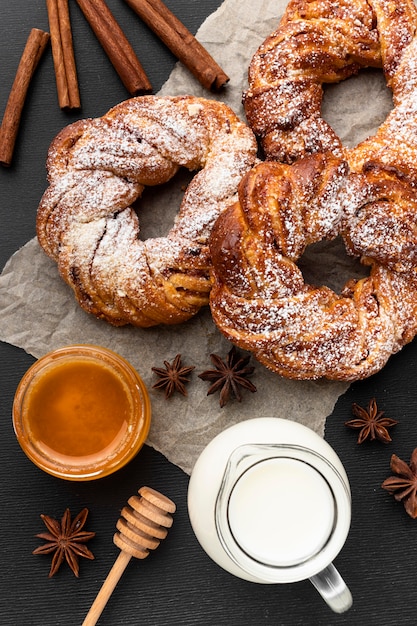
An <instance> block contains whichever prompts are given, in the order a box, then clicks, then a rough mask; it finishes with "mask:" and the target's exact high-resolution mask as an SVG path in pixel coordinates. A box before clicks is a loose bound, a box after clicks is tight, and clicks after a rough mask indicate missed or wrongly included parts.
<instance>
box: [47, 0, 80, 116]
mask: <svg viewBox="0 0 417 626" xmlns="http://www.w3.org/2000/svg"><path fill="white" fill-rule="evenodd" d="M46 8H47V11H48V19H49V29H50V32H51V46H52V57H53V60H54V69H55V78H56V86H57V92H58V102H59V106H60V108H61V109H79V108H80V106H81V104H80V94H79V89H78V79H77V70H76V66H75V58H74V47H73V42H72V32H71V22H70V14H69V7H68V0H46Z"/></svg>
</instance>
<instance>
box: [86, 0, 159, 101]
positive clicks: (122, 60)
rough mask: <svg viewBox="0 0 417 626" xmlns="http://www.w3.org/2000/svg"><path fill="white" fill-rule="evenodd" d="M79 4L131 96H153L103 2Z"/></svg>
mask: <svg viewBox="0 0 417 626" xmlns="http://www.w3.org/2000/svg"><path fill="white" fill-rule="evenodd" d="M77 3H78V5H79V7H80V9H81V11H82V12H83V13H84V17H85V18H86V20H87V22H88V23H89V24H90V26H91V29H92V30H93V32H94V34H95V35H96V37H97V39H98V40H99V42H100V44H101V45H102V47H103V49H104V51H105V52H106V54H107V56H108V57H109V59H110V61H111V63H112V64H113V67H114V68H115V70H116V72H117V73H118V74H119V77H120V79H121V80H122V82H123V84H124V86H125V87H126V89H127V90H128V92H129V93H130V95H132V96H137V95H141V94H145V93H150V92H151V91H152V85H151V83H150V82H149V79H148V77H147V75H146V73H145V70H144V69H143V67H142V65H141V63H140V61H139V59H138V58H137V56H136V54H135V52H134V50H133V48H132V46H131V45H130V43H129V42H128V40H127V39H126V36H125V35H124V33H123V31H122V29H121V28H120V26H119V24H118V23H117V21H116V19H115V18H114V16H113V14H112V13H111V11H110V9H109V8H108V6H107V5H106V3H105V2H104V0H77Z"/></svg>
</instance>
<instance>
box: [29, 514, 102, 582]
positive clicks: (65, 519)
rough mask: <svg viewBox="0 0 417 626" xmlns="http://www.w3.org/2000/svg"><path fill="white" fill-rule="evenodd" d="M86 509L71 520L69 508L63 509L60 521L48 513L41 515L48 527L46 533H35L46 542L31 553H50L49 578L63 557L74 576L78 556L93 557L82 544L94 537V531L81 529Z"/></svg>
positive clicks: (58, 566)
mask: <svg viewBox="0 0 417 626" xmlns="http://www.w3.org/2000/svg"><path fill="white" fill-rule="evenodd" d="M87 515H88V509H83V510H82V511H81V512H80V513H78V515H77V516H76V517H74V519H73V521H72V522H71V513H70V510H69V509H66V510H65V513H64V515H63V516H62V519H61V520H60V521H58V520H56V519H54V518H53V517H49V515H41V519H42V520H43V523H44V524H45V526H46V528H47V529H48V532H47V533H39V534H38V535H36V536H37V537H39V538H40V539H45V540H46V541H47V542H48V543H45V544H43V545H42V546H39V548H36V550H34V551H33V552H32V554H51V553H54V555H53V557H52V564H51V569H50V571H49V578H52V576H53V575H54V574H56V573H57V571H58V570H59V568H60V566H61V564H62V562H63V560H64V558H65V560H66V561H67V563H68V565H69V566H70V568H71V569H72V571H73V572H74V574H75V576H77V578H78V576H79V563H78V557H80V556H82V557H84V558H86V559H90V560H92V559H94V555H93V553H92V552H90V550H89V549H88V548H87V546H85V545H84V544H85V543H87V541H89V540H90V539H92V538H93V537H95V534H96V533H93V532H87V531H85V530H83V528H84V525H85V522H86V520H87Z"/></svg>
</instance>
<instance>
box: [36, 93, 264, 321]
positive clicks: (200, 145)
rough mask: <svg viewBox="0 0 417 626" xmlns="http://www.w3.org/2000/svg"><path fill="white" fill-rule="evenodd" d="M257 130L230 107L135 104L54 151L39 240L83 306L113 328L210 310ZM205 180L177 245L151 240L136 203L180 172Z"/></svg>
mask: <svg viewBox="0 0 417 626" xmlns="http://www.w3.org/2000/svg"><path fill="white" fill-rule="evenodd" d="M256 151H257V145H256V140H255V137H254V136H253V133H252V132H251V131H250V129H249V128H248V127H247V126H246V125H245V124H244V123H242V122H241V121H240V120H239V119H238V118H237V116H236V115H235V114H234V113H233V112H232V111H231V109H230V108H229V107H227V106H226V105H225V104H223V103H219V102H216V101H211V100H206V99H203V98H197V97H192V96H177V97H157V96H144V97H139V98H133V99H131V100H127V101H125V102H122V103H121V104H119V105H117V106H115V107H114V108H113V109H111V110H110V111H109V112H108V113H107V114H106V115H104V116H103V117H101V118H97V119H88V120H81V121H79V122H75V123H74V124H72V125H70V126H68V127H66V128H65V129H63V131H61V133H59V134H58V136H57V137H56V138H55V140H54V141H53V142H52V144H51V146H50V149H49V152H48V160H47V169H48V180H49V183H50V184H49V187H48V189H47V190H46V191H45V193H44V195H43V198H42V200H41V202H40V205H39V208H38V215H37V235H38V240H39V242H40V244H41V246H42V247H43V249H44V250H45V252H46V253H47V254H48V255H49V256H50V257H51V258H52V259H54V260H55V261H56V262H57V263H58V269H59V272H60V274H61V276H62V277H63V278H64V280H65V281H66V282H67V283H68V284H69V285H70V286H71V287H72V289H73V290H74V292H75V295H76V298H77V300H78V301H79V303H80V305H81V306H82V307H83V308H84V309H85V310H86V311H88V312H90V313H92V314H94V315H95V316H97V317H99V318H103V319H105V320H107V321H108V322H110V323H111V324H113V325H123V324H128V323H131V324H133V325H137V326H143V327H146V326H153V325H155V324H159V323H165V324H176V323H180V322H184V321H186V320H188V319H189V318H190V317H192V316H193V315H194V314H195V313H197V311H198V310H199V309H200V307H201V306H203V305H206V304H208V296H209V291H210V279H209V267H210V260H209V250H208V237H209V234H210V232H211V228H212V225H213V223H214V221H215V219H216V218H217V217H218V215H219V214H220V213H221V212H222V211H223V210H224V208H225V207H226V206H227V205H228V204H229V203H230V201H231V200H234V199H235V197H236V191H237V186H238V183H239V181H240V179H241V177H242V175H243V174H244V173H245V172H246V171H247V170H248V169H249V168H250V167H251V166H252V165H253V164H254V163H255V160H256ZM181 166H182V167H185V168H188V169H189V170H190V171H194V170H200V171H199V172H198V173H197V174H196V175H195V176H194V178H193V179H192V180H191V182H190V184H189V185H188V187H187V190H186V192H185V194H184V197H183V200H182V203H181V207H180V210H179V213H178V215H177V217H176V221H175V224H174V226H173V228H171V230H170V231H169V233H168V235H167V237H159V238H154V239H148V240H146V241H141V240H139V238H138V234H139V220H138V217H137V214H136V212H135V210H134V209H133V208H132V207H131V204H132V203H133V202H134V201H135V200H137V199H138V198H139V197H140V196H141V194H142V191H143V189H144V187H145V186H148V185H157V184H161V183H164V182H166V181H168V180H169V179H170V178H172V176H173V175H174V174H175V173H176V172H177V170H178V169H179V168H180V167H181Z"/></svg>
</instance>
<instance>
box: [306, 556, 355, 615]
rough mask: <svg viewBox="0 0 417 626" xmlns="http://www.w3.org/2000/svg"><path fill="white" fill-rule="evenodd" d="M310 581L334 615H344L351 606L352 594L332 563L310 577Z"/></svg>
mask: <svg viewBox="0 0 417 626" xmlns="http://www.w3.org/2000/svg"><path fill="white" fill-rule="evenodd" d="M310 581H311V582H312V584H313V585H314V587H315V588H316V589H317V591H318V592H319V594H320V595H321V597H322V598H323V600H324V601H325V602H326V603H327V604H328V605H329V607H330V608H331V609H332V611H334V612H335V613H344V612H345V611H347V610H348V609H350V607H351V606H352V602H353V600H352V594H351V593H350V591H349V589H348V587H347V586H346V584H345V581H344V580H343V578H342V577H341V576H340V574H339V572H338V571H337V569H336V568H335V566H334V565H333V563H330V565H328V566H327V567H326V568H325V569H324V570H322V571H321V572H319V573H318V574H315V575H314V576H311V578H310Z"/></svg>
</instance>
